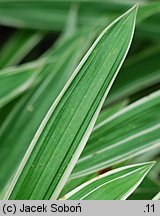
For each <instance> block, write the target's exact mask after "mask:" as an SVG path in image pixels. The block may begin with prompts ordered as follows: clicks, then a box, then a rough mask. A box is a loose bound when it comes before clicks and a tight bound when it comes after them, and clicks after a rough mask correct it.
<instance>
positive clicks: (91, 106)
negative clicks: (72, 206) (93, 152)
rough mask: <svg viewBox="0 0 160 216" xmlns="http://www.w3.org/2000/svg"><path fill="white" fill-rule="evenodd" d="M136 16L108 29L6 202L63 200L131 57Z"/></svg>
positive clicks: (43, 129)
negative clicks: (106, 100)
mask: <svg viewBox="0 0 160 216" xmlns="http://www.w3.org/2000/svg"><path fill="white" fill-rule="evenodd" d="M136 11H137V7H134V8H132V9H131V10H129V11H128V12H126V13H125V14H124V15H123V16H121V17H120V18H118V19H117V20H116V21H114V22H113V23H112V24H111V25H110V26H109V27H107V28H106V29H105V30H104V31H103V32H102V33H101V34H100V36H99V37H98V38H97V40H96V41H95V42H94V44H93V45H92V47H91V48H90V49H89V51H88V52H87V54H86V55H85V57H84V58H83V59H82V61H81V62H80V64H79V66H78V67H77V69H76V70H75V72H74V73H73V75H72V76H71V78H70V79H69V81H68V82H67V84H66V86H65V87H64V89H63V90H62V92H61V93H60V95H59V96H58V97H57V99H56V101H55V102H54V103H53V105H52V106H51V108H50V110H49V112H48V113H47V115H46V116H45V118H44V120H43V122H42V124H41V125H40V127H39V129H38V131H37V133H36V135H35V137H34V139H33V140H32V143H31V145H30V146H29V149H28V151H27V152H26V155H25V157H24V159H23V161H22V163H21V165H20V166H19V169H18V171H17V173H16V175H15V178H14V180H13V182H12V183H13V184H11V187H10V190H9V191H8V192H9V193H8V194H7V196H6V198H7V197H8V198H9V199H50V198H51V197H52V198H53V199H56V198H57V197H58V195H59V194H60V192H61V190H62V188H63V186H64V184H65V182H66V181H67V179H68V177H69V175H70V173H71V171H72V169H73V167H74V166H75V163H76V161H77V160H78V157H79V156H80V154H81V152H82V150H83V148H84V146H85V144H86V142H87V140H88V138H89V135H90V133H91V131H92V129H93V126H94V124H95V121H96V119H97V117H98V114H99V112H100V110H101V108H102V105H103V102H104V100H105V98H106V96H107V94H108V91H109V89H110V88H111V85H112V83H113V81H114V79H115V77H116V75H117V73H118V71H119V69H120V67H121V65H122V63H123V61H124V59H125V57H126V54H127V51H128V49H129V46H130V44H131V40H132V37H133V32H134V28H135V16H136Z"/></svg>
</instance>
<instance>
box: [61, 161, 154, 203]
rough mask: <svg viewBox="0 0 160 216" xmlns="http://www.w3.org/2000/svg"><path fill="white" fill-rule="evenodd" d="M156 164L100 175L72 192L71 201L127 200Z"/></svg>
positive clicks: (67, 197)
mask: <svg viewBox="0 0 160 216" xmlns="http://www.w3.org/2000/svg"><path fill="white" fill-rule="evenodd" d="M153 165H154V162H148V163H142V164H136V165H130V166H126V167H122V168H118V169H115V170H113V171H110V172H107V173H106V174H103V175H100V176H98V177H96V178H94V179H92V180H90V181H88V182H86V183H84V184H82V185H80V186H79V187H77V188H76V189H74V190H73V191H71V192H70V193H68V194H67V195H65V196H64V198H63V199H69V200H125V199H127V198H128V197H129V196H130V194H131V193H132V192H133V191H134V190H135V189H136V188H137V187H138V185H139V184H140V183H141V182H142V180H143V179H144V177H145V176H146V174H147V173H148V171H149V170H150V169H151V167H152V166H153Z"/></svg>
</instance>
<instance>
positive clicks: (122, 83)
mask: <svg viewBox="0 0 160 216" xmlns="http://www.w3.org/2000/svg"><path fill="white" fill-rule="evenodd" d="M159 55H160V46H159V45H158V46H157V45H156V46H153V47H152V48H147V49H146V50H144V51H142V52H139V53H138V54H135V55H133V56H132V57H130V58H128V59H127V61H126V64H125V65H124V67H123V68H122V70H121V72H120V73H119V75H118V76H117V79H116V81H115V84H114V85H113V88H112V89H111V92H110V94H109V96H108V100H107V102H106V104H107V103H112V102H114V101H116V100H118V99H122V98H125V97H127V96H130V95H132V94H134V93H136V92H138V91H140V90H142V89H144V88H146V87H149V86H151V85H153V84H156V83H158V82H160V69H159V68H160V61H159ZM124 77H125V79H124Z"/></svg>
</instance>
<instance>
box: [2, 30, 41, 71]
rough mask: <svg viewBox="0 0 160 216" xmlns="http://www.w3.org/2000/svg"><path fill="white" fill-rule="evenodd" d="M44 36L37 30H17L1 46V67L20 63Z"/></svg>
mask: <svg viewBox="0 0 160 216" xmlns="http://www.w3.org/2000/svg"><path fill="white" fill-rule="evenodd" d="M42 37H43V34H40V33H38V32H35V31H26V30H24V31H16V33H14V34H13V35H11V37H10V38H9V40H7V42H6V43H5V44H4V46H3V47H2V48H1V54H0V68H4V67H8V66H13V65H16V64H18V63H20V61H21V60H23V58H24V57H25V56H26V55H27V54H28V53H29V52H30V51H31V50H32V49H33V47H35V46H36V45H37V43H39V41H40V40H41V39H42Z"/></svg>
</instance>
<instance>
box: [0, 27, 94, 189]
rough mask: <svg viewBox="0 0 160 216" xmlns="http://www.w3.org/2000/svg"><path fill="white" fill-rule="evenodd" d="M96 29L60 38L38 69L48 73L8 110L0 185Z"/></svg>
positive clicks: (1, 147)
mask: <svg viewBox="0 0 160 216" xmlns="http://www.w3.org/2000/svg"><path fill="white" fill-rule="evenodd" d="M95 33H96V31H95V29H94V31H91V30H90V35H89V36H88V29H87V31H86V30H84V31H77V32H76V33H75V34H74V35H72V36H70V37H68V38H66V37H65V38H61V40H59V43H58V45H57V46H56V48H52V49H51V50H50V51H48V53H47V55H48V54H49V56H50V57H51V63H50V64H44V65H43V67H42V68H41V73H43V74H48V75H47V76H46V78H45V79H44V80H43V81H42V82H41V83H40V84H39V85H38V87H36V88H35V87H34V88H33V89H32V90H30V92H29V93H28V94H27V95H24V96H23V97H22V98H21V99H20V100H19V102H18V103H17V104H16V105H15V107H14V108H13V109H12V111H11V112H10V113H9V114H8V116H7V118H6V119H5V121H4V123H3V124H2V126H1V128H0V136H1V144H0V151H1V152H3V154H2V155H0V170H1V177H0V189H2V188H3V185H4V184H5V183H7V181H8V180H9V178H10V177H11V176H12V174H13V173H14V171H15V169H16V168H17V166H18V164H19V163H20V161H21V160H22V158H23V156H24V154H25V152H26V150H27V148H28V146H29V144H30V143H31V141H32V139H33V137H34V134H35V133H36V131H37V129H38V127H39V125H40V123H41V122H42V120H43V118H44V116H45V115H46V113H47V111H48V109H49V108H50V106H51V105H52V103H53V101H54V100H55V99H56V97H57V96H58V94H59V93H60V91H61V90H62V88H63V86H64V85H65V83H66V82H67V80H68V79H69V77H70V75H71V74H72V73H73V71H74V69H75V67H76V66H77V64H78V63H79V61H80V60H81V58H82V56H83V55H84V53H85V52H86V50H87V49H88V48H89V46H90V45H91V43H92V42H93V38H94V37H95ZM86 37H87V39H86ZM59 59H61V60H60V61H59ZM17 154H18V157H17Z"/></svg>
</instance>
